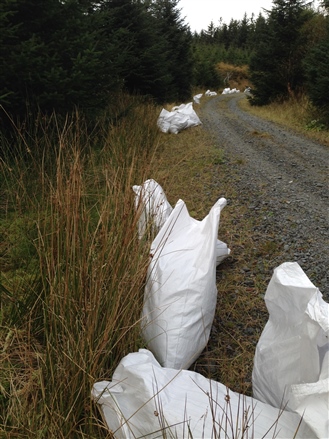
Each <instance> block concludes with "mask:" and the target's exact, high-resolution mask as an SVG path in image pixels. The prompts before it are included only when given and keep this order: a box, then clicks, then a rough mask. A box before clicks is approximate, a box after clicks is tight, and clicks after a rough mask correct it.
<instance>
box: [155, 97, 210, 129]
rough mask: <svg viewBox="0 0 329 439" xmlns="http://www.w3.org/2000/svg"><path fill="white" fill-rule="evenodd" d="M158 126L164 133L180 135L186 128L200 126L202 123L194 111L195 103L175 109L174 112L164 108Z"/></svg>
mask: <svg viewBox="0 0 329 439" xmlns="http://www.w3.org/2000/svg"><path fill="white" fill-rule="evenodd" d="M157 124H158V127H159V128H160V130H161V131H162V132H163V133H172V134H178V133H179V132H180V131H182V130H184V129H186V128H190V127H194V126H197V125H200V124H201V121H200V119H199V117H198V115H197V114H196V112H195V111H194V109H193V102H189V103H188V104H181V105H179V106H176V107H174V108H173V109H172V111H167V110H165V109H164V108H163V109H162V110H161V113H160V115H159V118H158V121H157Z"/></svg>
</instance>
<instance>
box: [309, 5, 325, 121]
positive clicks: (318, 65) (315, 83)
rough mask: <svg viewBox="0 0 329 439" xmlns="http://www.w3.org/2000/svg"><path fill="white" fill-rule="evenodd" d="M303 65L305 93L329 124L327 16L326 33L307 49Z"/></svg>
mask: <svg viewBox="0 0 329 439" xmlns="http://www.w3.org/2000/svg"><path fill="white" fill-rule="evenodd" d="M328 9H329V6H328ZM304 66H305V71H306V90H307V93H308V95H309V97H310V99H311V101H312V103H313V104H314V105H315V107H316V108H318V109H319V110H320V116H321V117H322V118H323V122H324V123H325V124H326V125H327V126H329V93H328V90H329V75H328V69H329V16H327V17H326V33H325V34H324V36H323V38H322V39H321V40H320V41H319V42H318V43H317V44H315V46H314V47H313V48H312V49H311V50H310V51H309V53H308V54H307V56H306V58H305V60H304Z"/></svg>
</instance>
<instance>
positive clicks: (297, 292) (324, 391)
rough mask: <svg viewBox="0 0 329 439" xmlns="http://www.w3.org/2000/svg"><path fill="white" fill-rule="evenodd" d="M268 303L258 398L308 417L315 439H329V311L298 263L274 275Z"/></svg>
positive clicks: (257, 364) (258, 358) (256, 376)
mask: <svg viewBox="0 0 329 439" xmlns="http://www.w3.org/2000/svg"><path fill="white" fill-rule="evenodd" d="M265 302H266V306H267V309H268V311H269V320H268V322H267V324H266V326H265V328H264V330H263V333H262V334H261V337H260V339H259V342H258V344H257V348H256V354H255V358H254V368H253V374H252V383H253V395H254V397H255V398H257V399H259V400H261V401H263V402H265V403H269V404H271V405H273V406H275V407H279V406H282V404H286V407H287V409H288V410H294V411H296V412H298V413H299V414H301V415H303V416H304V420H305V422H306V423H307V424H308V425H309V427H310V428H312V430H313V434H312V436H310V437H312V438H328V437H329V379H328V374H329V372H328V369H329V352H328V351H329V344H328V334H329V309H328V308H329V305H328V303H326V302H325V301H324V300H323V299H322V295H321V293H320V291H319V290H318V289H317V288H316V287H315V286H314V285H313V283H312V282H311V281H310V280H309V279H308V277H307V276H306V274H305V273H304V272H303V270H302V269H301V267H300V266H299V265H298V264H297V263H294V262H286V263H284V264H282V265H280V266H279V267H278V268H276V269H275V270H274V274H273V277H272V279H271V281H270V283H269V285H268V288H267V291H266V294H265ZM304 411H305V413H304Z"/></svg>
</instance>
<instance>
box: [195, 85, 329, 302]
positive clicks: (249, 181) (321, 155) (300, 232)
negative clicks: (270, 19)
mask: <svg viewBox="0 0 329 439" xmlns="http://www.w3.org/2000/svg"><path fill="white" fill-rule="evenodd" d="M245 98H246V96H245V95H244V94H242V93H241V94H235V95H220V96H217V97H213V98H210V99H208V101H207V102H206V103H205V104H204V105H203V107H202V109H201V117H202V122H203V127H204V129H206V130H207V131H209V132H211V133H212V134H213V135H214V139H215V141H216V144H218V147H219V148H220V149H222V150H223V151H224V154H225V158H226V160H227V163H228V165H229V166H231V167H232V171H233V168H234V172H235V171H236V168H237V167H238V178H237V179H236V180H235V182H234V184H235V185H236V186H237V190H238V191H239V193H240V194H241V202H243V203H247V204H248V208H249V210H250V215H254V216H255V217H256V216H257V217H258V219H259V215H262V219H263V220H262V221H261V224H260V225H259V221H258V225H257V227H258V228H259V229H260V230H258V231H259V232H263V233H264V234H266V233H268V232H271V233H275V235H276V237H277V241H278V242H279V243H280V244H282V252H281V255H280V257H279V258H277V260H276V261H275V262H276V263H277V265H279V264H281V263H282V262H287V261H296V262H298V263H299V264H300V266H301V267H302V269H303V270H304V271H305V273H306V274H307V276H308V277H309V278H310V279H311V281H312V282H313V283H314V284H315V285H316V286H317V287H318V288H319V289H320V291H321V292H322V293H323V295H324V298H325V299H326V300H327V301H328V299H329V270H328V269H329V216H328V206H329V173H328V167H329V148H328V147H327V146H324V145H321V144H319V143H316V142H313V141H310V140H309V139H307V138H305V137H303V136H301V135H298V134H296V133H294V132H292V131H288V130H287V129H285V128H283V127H282V126H279V125H277V124H275V123H272V122H269V121H266V120H262V119H260V118H258V117H256V116H253V115H251V114H250V113H248V112H245V111H243V110H242V109H241V108H240V107H239V101H240V100H241V99H245ZM273 268H275V267H273Z"/></svg>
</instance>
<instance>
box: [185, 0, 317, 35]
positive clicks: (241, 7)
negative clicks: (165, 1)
mask: <svg viewBox="0 0 329 439" xmlns="http://www.w3.org/2000/svg"><path fill="white" fill-rule="evenodd" d="M315 3H318V2H315ZM178 8H179V9H182V12H181V16H182V18H183V17H186V18H185V23H187V24H189V25H190V28H191V31H192V32H194V31H197V32H200V31H201V30H202V29H205V30H206V29H207V28H208V25H209V24H210V22H211V21H213V22H214V24H215V26H216V25H218V23H219V19H220V17H222V18H223V21H224V23H227V24H229V22H230V20H231V18H233V19H234V20H242V18H243V15H244V13H245V12H246V13H247V16H248V17H249V18H250V17H251V14H252V13H254V14H255V16H256V17H257V16H258V14H259V12H263V11H262V8H265V9H272V0H180V2H179V3H178ZM263 15H265V14H264V13H263Z"/></svg>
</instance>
